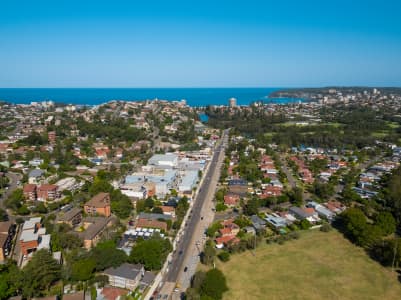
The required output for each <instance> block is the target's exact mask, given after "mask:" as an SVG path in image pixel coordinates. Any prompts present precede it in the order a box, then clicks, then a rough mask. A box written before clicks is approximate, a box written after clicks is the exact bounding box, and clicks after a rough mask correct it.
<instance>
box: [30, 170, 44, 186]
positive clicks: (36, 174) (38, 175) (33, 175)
mask: <svg viewBox="0 0 401 300" xmlns="http://www.w3.org/2000/svg"><path fill="white" fill-rule="evenodd" d="M44 174H45V172H44V171H43V170H41V169H34V170H32V171H30V172H29V173H28V183H29V184H39V183H40V182H41V180H43V179H44Z"/></svg>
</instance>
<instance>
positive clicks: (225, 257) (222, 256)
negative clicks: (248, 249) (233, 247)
mask: <svg viewBox="0 0 401 300" xmlns="http://www.w3.org/2000/svg"><path fill="white" fill-rule="evenodd" d="M217 257H218V258H219V259H220V260H221V261H222V262H227V261H229V260H230V253H228V252H227V251H222V252H220V253H219V254H218V255H217Z"/></svg>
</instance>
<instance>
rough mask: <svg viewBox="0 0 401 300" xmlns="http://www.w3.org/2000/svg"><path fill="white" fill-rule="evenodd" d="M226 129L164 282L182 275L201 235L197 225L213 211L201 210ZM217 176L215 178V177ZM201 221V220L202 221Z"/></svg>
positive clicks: (219, 159) (207, 198)
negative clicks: (185, 264)
mask: <svg viewBox="0 0 401 300" xmlns="http://www.w3.org/2000/svg"><path fill="white" fill-rule="evenodd" d="M227 134H228V130H225V131H224V132H223V136H222V139H221V141H220V142H219V144H218V145H217V146H216V148H215V151H214V154H213V157H212V159H211V161H210V162H209V166H208V170H207V172H206V174H204V179H203V182H202V184H201V186H200V187H199V191H198V194H197V196H196V198H195V199H194V200H193V201H194V204H193V206H192V208H191V212H192V213H191V214H190V217H189V219H188V221H186V224H184V226H185V227H184V228H185V229H184V232H183V235H182V237H181V238H180V241H179V243H178V244H177V248H176V251H175V253H174V255H173V256H172V259H171V262H170V266H169V269H168V272H167V274H166V275H165V277H164V280H165V282H170V283H171V282H174V283H176V282H178V281H179V278H180V275H182V273H183V272H185V271H186V270H184V268H185V267H184V263H185V262H186V261H187V259H188V258H189V256H191V252H192V249H193V247H194V243H195V241H196V240H201V238H202V236H199V230H197V229H199V225H200V223H201V221H203V219H204V218H205V219H206V217H207V216H206V215H207V214H210V212H211V213H213V212H212V211H211V209H210V212H209V211H202V208H203V207H204V205H205V203H206V204H207V202H208V201H210V202H211V200H212V198H213V195H214V191H215V189H216V185H217V182H218V177H217V176H218V174H219V173H220V167H221V163H222V158H224V155H222V153H224V149H225V145H226V143H227ZM216 178H217V179H216ZM202 223H203V222H202Z"/></svg>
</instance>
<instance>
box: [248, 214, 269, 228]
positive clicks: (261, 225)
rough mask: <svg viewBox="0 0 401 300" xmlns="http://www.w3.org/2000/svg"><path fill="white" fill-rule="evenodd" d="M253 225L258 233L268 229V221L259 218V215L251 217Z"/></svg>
mask: <svg viewBox="0 0 401 300" xmlns="http://www.w3.org/2000/svg"><path fill="white" fill-rule="evenodd" d="M251 223H252V226H253V227H254V228H255V230H256V231H259V230H262V229H264V228H266V221H265V220H263V219H262V218H259V217H258V216H257V215H253V216H251Z"/></svg>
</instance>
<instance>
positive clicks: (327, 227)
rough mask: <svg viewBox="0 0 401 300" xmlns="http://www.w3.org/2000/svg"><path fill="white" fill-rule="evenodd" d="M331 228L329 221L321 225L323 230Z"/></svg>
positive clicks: (327, 230) (326, 230)
mask: <svg viewBox="0 0 401 300" xmlns="http://www.w3.org/2000/svg"><path fill="white" fill-rule="evenodd" d="M330 230H331V226H330V224H329V223H324V224H323V225H322V226H321V227H320V231H323V232H329V231H330Z"/></svg>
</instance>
